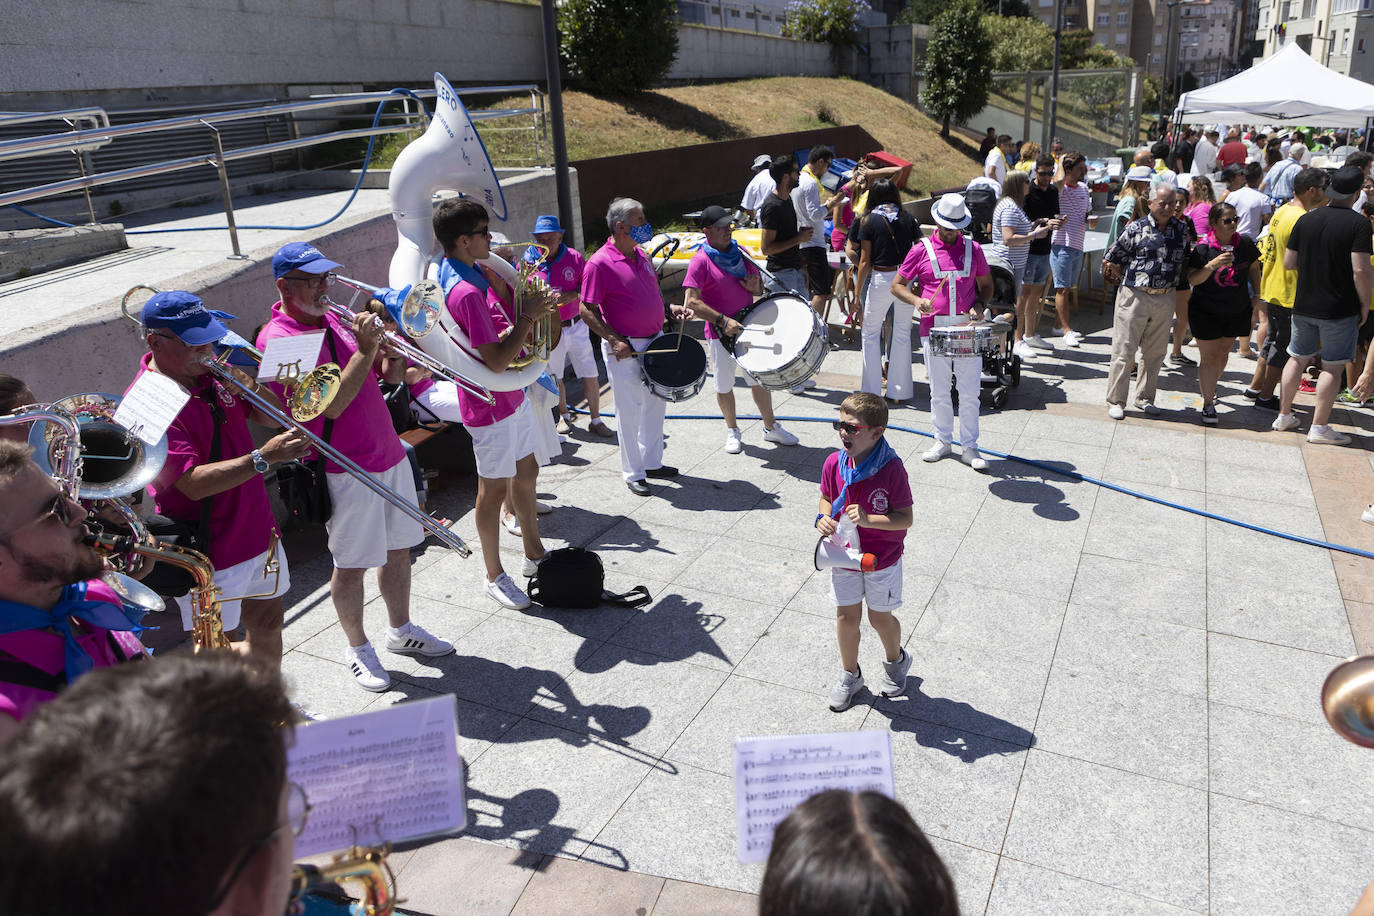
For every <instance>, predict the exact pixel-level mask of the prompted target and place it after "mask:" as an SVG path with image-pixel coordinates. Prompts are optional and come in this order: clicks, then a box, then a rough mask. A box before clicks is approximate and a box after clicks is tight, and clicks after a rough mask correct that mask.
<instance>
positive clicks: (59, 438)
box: [0, 392, 167, 502]
mask: <svg viewBox="0 0 1374 916" xmlns="http://www.w3.org/2000/svg"><path fill="white" fill-rule="evenodd" d="M119 401H120V399H119V398H118V397H117V396H115V395H113V394H101V393H99V392H88V393H85V394H73V395H69V396H67V397H65V398H61V399H59V400H57V401H54V402H53V403H52V404H51V405H49V407H48V410H49V411H52V412H56V413H59V414H62V415H65V416H68V417H70V418H71V419H72V420H73V421H74V422H75V424H76V429H77V438H76V440H75V442H73V440H72V437H71V429H70V428H69V427H68V426H67V425H66V424H65V423H62V422H60V421H58V420H57V419H56V418H54V417H52V416H44V415H43V414H44V413H45V412H44V411H29V412H27V413H25V412H20V413H18V414H14V415H13V416H12V417H4V418H0V422H26V421H27V419H29V418H31V419H33V420H34V423H33V426H32V427H31V428H30V429H29V445H30V446H32V447H33V460H34V462H35V463H36V464H37V465H38V466H39V467H40V468H42V470H43V473H44V474H47V475H48V476H50V477H53V478H56V479H58V480H67V479H68V472H67V471H66V470H64V468H66V466H67V465H68V464H69V463H75V465H76V470H75V480H76V486H75V487H73V488H72V489H70V490H69V492H70V493H71V495H72V496H73V497H75V498H76V499H80V500H83V501H87V502H89V501H94V500H102V499H115V498H117V497H120V496H127V495H128V494H130V493H133V492H134V491H136V490H141V489H143V487H145V486H147V485H148V484H149V483H151V482H152V480H153V478H154V477H156V476H157V472H158V471H160V470H162V464H163V462H165V461H166V460H167V437H166V436H163V437H162V439H161V440H160V441H159V442H158V443H157V444H156V445H149V444H147V443H146V442H144V441H143V440H142V439H139V438H138V437H137V436H135V435H134V434H133V433H131V432H129V431H128V430H127V429H125V428H124V427H123V426H120V425H119V424H118V423H116V422H115V421H114V415H115V411H116V410H118V409H119ZM73 446H74V447H73Z"/></svg>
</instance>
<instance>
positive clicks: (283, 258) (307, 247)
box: [272, 242, 343, 280]
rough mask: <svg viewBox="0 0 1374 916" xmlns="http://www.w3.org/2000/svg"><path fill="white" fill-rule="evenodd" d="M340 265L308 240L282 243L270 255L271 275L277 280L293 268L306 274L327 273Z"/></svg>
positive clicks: (340, 265)
mask: <svg viewBox="0 0 1374 916" xmlns="http://www.w3.org/2000/svg"><path fill="white" fill-rule="evenodd" d="M342 266H343V265H342V264H336V263H334V262H333V261H331V260H329V259H328V258H326V257H325V256H324V255H322V254H320V250H319V249H318V248H316V247H315V246H314V245H312V244H310V243H309V242H292V243H291V244H290V245H283V246H281V247H280V248H278V249H277V253H276V254H274V255H272V276H273V277H274V278H275V279H277V280H280V279H281V278H282V277H284V276H286V275H287V274H289V273H290V272H291V271H293V270H299V271H301V272H302V273H307V274H327V273H329V272H330V271H331V270H336V269H338V268H340V267H342Z"/></svg>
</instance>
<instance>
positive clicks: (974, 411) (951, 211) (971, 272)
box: [892, 194, 992, 471]
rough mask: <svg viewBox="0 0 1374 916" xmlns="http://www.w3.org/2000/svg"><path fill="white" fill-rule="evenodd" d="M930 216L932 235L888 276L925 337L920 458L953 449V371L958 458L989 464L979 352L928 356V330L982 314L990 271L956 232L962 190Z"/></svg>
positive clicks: (961, 220) (964, 215) (979, 466)
mask: <svg viewBox="0 0 1374 916" xmlns="http://www.w3.org/2000/svg"><path fill="white" fill-rule="evenodd" d="M931 217H932V218H933V219H934V220H935V224H936V226H937V227H938V228H936V230H935V235H934V236H932V237H927V238H924V239H921V240H920V241H919V242H917V243H916V244H914V245H912V246H911V251H909V252H908V253H907V256H906V260H904V261H903V262H902V266H901V267H899V268H898V269H897V276H896V277H895V278H894V279H893V281H892V295H894V296H896V297H897V298H898V299H900V300H902V301H903V302H906V303H908V304H910V305H913V306H915V307H916V310H917V311H918V312H919V313H920V315H921V336H922V337H924V338H925V349H924V354H925V363H926V373H927V375H928V376H929V378H930V413H931V420H932V422H933V423H934V425H935V444H934V445H932V446H931V447H930V449H929V450H927V451H926V453H925V454H924V455H922V456H921V457H922V459H924V460H925V461H939V460H940V459H941V458H944V457H946V456H948V455H952V454H953V453H954V449H953V447H952V445H951V443H952V442H953V438H954V399H953V396H952V395H951V394H950V376H951V375H953V377H954V382H955V384H957V385H958V386H959V442H960V444H961V447H962V451H961V453H960V458H961V459H962V460H963V462H964V464H967V465H968V466H969V467H971V468H973V469H974V470H975V471H982V470H986V469H987V466H988V463H987V461H985V460H984V459H983V457H982V456H981V455H980V454H978V384H979V376H980V374H981V372H982V366H983V361H982V357H978V356H967V357H953V358H952V357H948V356H932V355H931V352H930V331H931V329H932V328H934V327H935V326H936V325H937V324H939V325H952V324H963V323H965V322H967V321H968V320H969V319H970V318H981V317H982V315H983V305H984V304H985V303H986V302H988V300H990V299H991V298H992V273H991V271H989V270H988V262H987V259H986V258H984V257H983V249H982V248H981V247H980V246H979V245H978V243H977V242H975V241H973V239H971V238H969V237H968V236H966V235H963V234H962V233H961V232H960V230H961V229H963V228H964V227H966V226H967V225H968V224H969V222H970V221H971V217H970V216H969V212H968V208H967V207H965V206H964V198H963V197H962V196H961V195H959V194H946V195H944V196H943V197H941V198H940V199H939V200H938V201H936V203H935V206H934V207H932V208H931ZM913 282H916V283H918V284H920V288H921V292H920V294H917V293H916V292H913V291H912V289H911V283H913ZM951 292H952V293H953V295H951Z"/></svg>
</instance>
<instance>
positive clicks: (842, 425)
mask: <svg viewBox="0 0 1374 916" xmlns="http://www.w3.org/2000/svg"><path fill="white" fill-rule="evenodd" d="M830 425H831V426H832V427H833V428H834V429H835V431H836V432H841V433H844V434H845V435H846V436H852V435H854V434H855V433H857V432H858V431H859V430H861V429H877V428H878V427H876V426H861V425H860V424H858V423H846V422H844V421H843V420H836V421H835V422H833V423H831V424H830Z"/></svg>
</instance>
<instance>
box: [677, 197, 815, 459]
mask: <svg viewBox="0 0 1374 916" xmlns="http://www.w3.org/2000/svg"><path fill="white" fill-rule="evenodd" d="M732 229H734V221H733V220H731V219H730V214H729V213H727V212H726V211H725V208H724V207H707V208H706V209H705V210H702V211H701V231H702V232H703V233H704V234H705V235H706V244H704V245H702V246H701V247H700V248H698V249H697V250H696V253H695V254H694V255H692V260H691V263H689V264H688V265H687V276H686V278H685V279H684V280H683V281H682V286H683V288H684V289H686V290H687V308H688V309H689V310H690V311H691V312H692V314H693V315H695V316H696V317H698V318H701V319H703V320H704V321H705V322H706V339H707V340H708V341H710V343H709V344H708V346H709V347H710V352H711V374H712V375H714V376H715V379H716V403H717V404H719V405H720V414H721V416H722V417H724V418H725V451H726V452H728V453H729V454H731V455H738V454H739V453H740V451H741V450H742V449H743V447H744V446H743V445H742V444H741V442H740V432H739V426H738V425H737V424H736V422H735V391H734V388H735V369H736V367H737V364H736V362H735V357H734V354H733V353H731V352H730V350H729V349H727V348H726V346H725V345H724V344H723V343H721V341H720V335H721V334H722V333H723V334H725V335H727V336H730V337H733V336H735V335H736V334H738V333H739V332H740V330H741V329H742V325H740V323H739V322H738V321H736V320H735V317H734V316H735V315H738V314H739V313H740V311H741V310H743V309H745V308H747V307H748V306H749V305H750V304H752V303H753V301H754V297H755V296H760V295H762V294H763V279H762V278H761V276H760V275H759V269H758V267H756V266H755V265H754V262H753V261H751V260H750V259H749V258H747V257H745V255H744V251H743V250H742V249H741V248H740V247H739V243H738V242H736V241H735V240H734V238H732V237H731V234H730V233H731V230H732ZM708 300H709V301H708ZM741 371H743V370H741ZM744 381H745V383H746V384H748V386H749V391H750V393H751V394H752V395H753V396H754V403H755V404H756V405H758V408H759V416H761V417H762V418H763V441H765V442H774V443H777V444H778V445H796V444H797V437H796V436H794V435H792V434H791V433H789V432H788V431H787V430H785V429H783V428H782V424H781V423H778V422H777V421H776V420H775V419H774V418H773V395H772V392H770V391H769V390H768V389H766V388H764V387H763V386H762V385H760V384H759V383H758V382H757V381H755V380H754V377H753V376H751V375H750V374H749V373H748V372H745V373H744Z"/></svg>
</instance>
